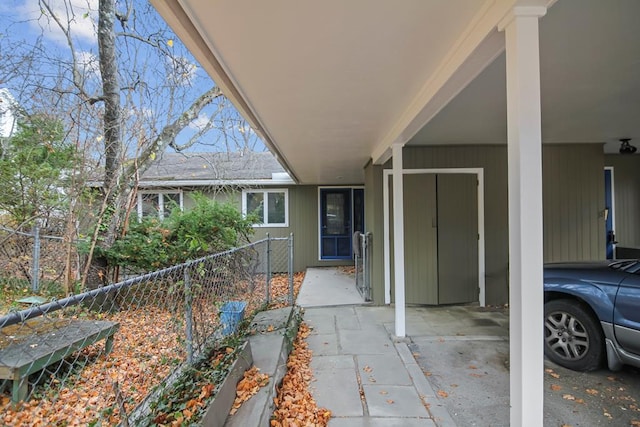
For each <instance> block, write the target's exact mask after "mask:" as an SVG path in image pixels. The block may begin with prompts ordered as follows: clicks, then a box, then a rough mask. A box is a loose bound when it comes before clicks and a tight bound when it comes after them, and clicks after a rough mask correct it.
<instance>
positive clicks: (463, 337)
mask: <svg viewBox="0 0 640 427" xmlns="http://www.w3.org/2000/svg"><path fill="white" fill-rule="evenodd" d="M415 338H416V339H420V340H422V341H432V342H435V341H438V342H445V341H508V340H509V337H502V336H497V335H496V336H488V335H459V336H458V335H429V336H425V335H420V336H416V337H415Z"/></svg>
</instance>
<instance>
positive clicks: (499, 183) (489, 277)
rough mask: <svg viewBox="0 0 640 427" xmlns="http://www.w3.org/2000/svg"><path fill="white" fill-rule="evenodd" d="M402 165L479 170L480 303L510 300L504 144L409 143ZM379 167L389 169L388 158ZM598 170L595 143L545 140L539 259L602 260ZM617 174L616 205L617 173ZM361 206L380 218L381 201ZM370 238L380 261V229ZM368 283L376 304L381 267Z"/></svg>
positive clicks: (374, 180)
mask: <svg viewBox="0 0 640 427" xmlns="http://www.w3.org/2000/svg"><path fill="white" fill-rule="evenodd" d="M403 163H404V167H405V169H435V168H483V170H484V204H485V216H484V218H485V222H484V231H485V258H486V260H485V270H486V278H485V289H486V303H487V304H504V303H506V302H508V295H509V294H508V292H509V285H508V260H509V235H508V232H509V226H508V224H509V223H508V198H507V197H508V196H507V195H508V191H507V185H508V182H507V147H506V146H505V145H477V146H476V145H474V146H455V147H451V146H437V147H413V146H408V147H405V149H404V150H403ZM384 167H385V168H391V162H390V161H389V162H388V163H387V164H386V165H385V166H384ZM603 168H604V155H603V153H602V146H601V145H600V144H570V145H569V144H566V145H565V144H557V145H556V144H553V145H546V144H545V145H543V191H544V195H543V198H544V200H543V201H544V212H543V215H544V259H545V261H560V260H566V259H572V260H586V259H604V249H605V248H604V219H603V217H602V209H603V206H604V178H603ZM368 169H369V171H368V175H367V177H368V178H367V186H369V185H371V184H373V185H375V190H374V192H375V195H374V196H370V195H369V194H370V193H371V192H372V191H371V190H368V193H367V194H368V195H367V197H368V198H371V197H373V198H374V199H378V198H379V199H381V198H382V185H383V183H382V178H381V177H380V178H378V177H377V176H376V174H375V173H374V171H375V167H373V166H369V168H368ZM636 169H637V166H636ZM365 172H367V171H365ZM615 179H616V204H617V202H618V200H617V198H618V195H617V192H618V188H617V185H618V176H617V175H616V176H615ZM636 188H637V187H636ZM636 191H637V190H636ZM638 197H640V196H638ZM367 203H368V204H367V209H368V210H367V215H368V216H370V215H371V213H370V211H369V209H372V208H373V209H379V211H378V213H377V215H379V216H380V217H382V204H381V203H379V204H378V205H376V204H375V203H374V202H373V201H372V200H368V201H367ZM369 203H371V205H369ZM376 218H378V217H377V216H376ZM616 218H617V216H616ZM616 220H617V219H616ZM616 225H617V224H616ZM412 226H415V225H414V224H406V225H405V228H408V227H412ZM618 229H619V227H618ZM373 237H374V242H376V243H377V244H374V252H375V253H374V259H379V260H382V251H383V247H382V242H381V239H382V227H380V229H377V228H376V229H375V234H374V236H373ZM406 255H407V260H406V262H407V263H410V262H416V261H417V260H416V257H415V255H413V254H410V253H409V254H406ZM373 281H374V282H373V290H374V295H373V297H374V302H375V303H377V304H382V303H383V302H384V299H383V297H384V295H383V287H384V276H383V271H382V269H380V268H374V270H373Z"/></svg>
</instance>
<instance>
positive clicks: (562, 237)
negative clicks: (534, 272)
mask: <svg viewBox="0 0 640 427" xmlns="http://www.w3.org/2000/svg"><path fill="white" fill-rule="evenodd" d="M542 164H543V168H542V169H543V174H542V175H543V178H542V181H543V187H542V191H543V205H544V217H543V220H544V261H545V262H554V261H588V260H597V259H604V258H605V223H604V216H603V210H604V154H603V152H602V145H600V144H581V145H576V144H553V145H545V146H544V147H543V151H542Z"/></svg>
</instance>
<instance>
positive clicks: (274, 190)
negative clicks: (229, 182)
mask: <svg viewBox="0 0 640 427" xmlns="http://www.w3.org/2000/svg"><path fill="white" fill-rule="evenodd" d="M249 193H252V194H255V193H262V195H263V199H262V200H264V204H263V206H262V209H263V211H262V217H263V218H264V220H265V221H269V215H268V214H269V197H268V196H269V193H284V222H278V223H268V222H264V223H259V224H253V226H254V227H256V228H264V227H272V228H276V227H288V226H289V189H287V188H261V189H247V190H242V215H244V216H247V194H249Z"/></svg>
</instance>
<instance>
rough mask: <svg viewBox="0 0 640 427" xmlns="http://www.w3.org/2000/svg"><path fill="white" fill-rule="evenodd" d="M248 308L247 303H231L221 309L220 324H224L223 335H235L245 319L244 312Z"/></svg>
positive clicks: (225, 304)
mask: <svg viewBox="0 0 640 427" xmlns="http://www.w3.org/2000/svg"><path fill="white" fill-rule="evenodd" d="M246 307H247V303H246V302H245V301H229V302H226V303H224V304H223V305H222V307H221V308H220V323H221V324H222V335H225V336H226V335H231V334H235V333H236V331H237V330H238V325H239V324H240V322H241V321H242V318H243V317H244V310H245V308H246Z"/></svg>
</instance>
